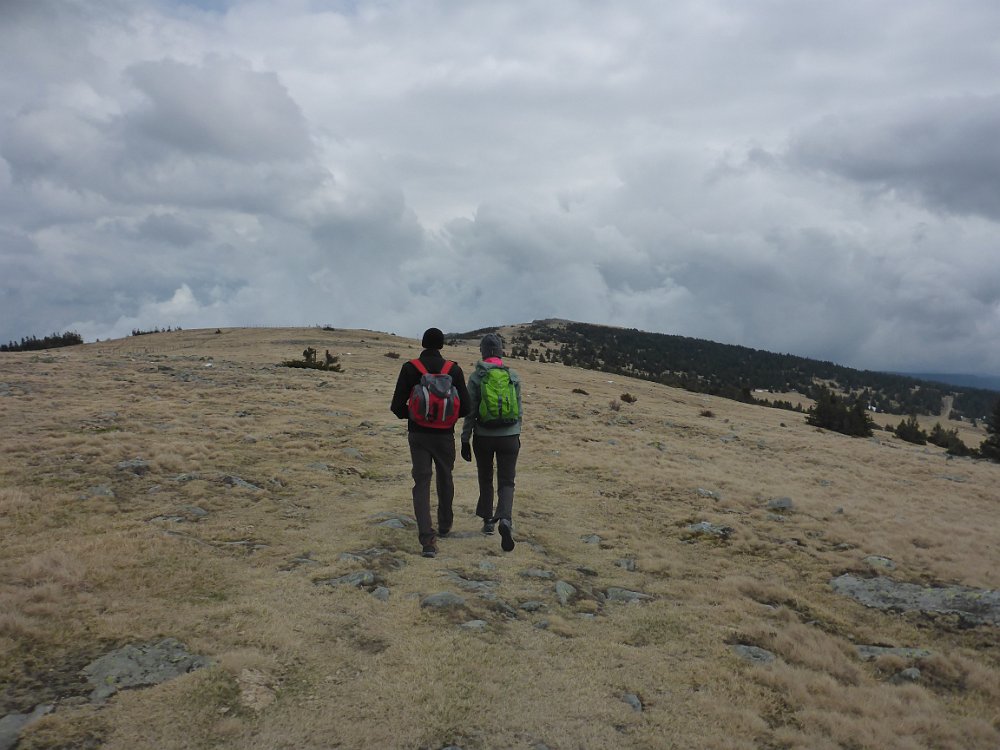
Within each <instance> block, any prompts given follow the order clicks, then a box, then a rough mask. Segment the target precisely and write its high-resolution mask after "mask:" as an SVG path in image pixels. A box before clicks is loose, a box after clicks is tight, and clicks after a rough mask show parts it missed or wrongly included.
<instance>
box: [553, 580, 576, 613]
mask: <svg viewBox="0 0 1000 750" xmlns="http://www.w3.org/2000/svg"><path fill="white" fill-rule="evenodd" d="M556 598H557V599H558V600H559V603H560V604H562V605H563V606H564V607H565V606H566V605H567V604H569V603H570V602H571V601H573V599H575V598H576V587H575V586H573V585H572V584H570V583H566V581H556Z"/></svg>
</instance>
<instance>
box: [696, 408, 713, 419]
mask: <svg viewBox="0 0 1000 750" xmlns="http://www.w3.org/2000/svg"><path fill="white" fill-rule="evenodd" d="M698 416H699V417H709V418H711V417H714V416H715V412H714V411H712V410H711V409H702V410H701V411H700V412H698Z"/></svg>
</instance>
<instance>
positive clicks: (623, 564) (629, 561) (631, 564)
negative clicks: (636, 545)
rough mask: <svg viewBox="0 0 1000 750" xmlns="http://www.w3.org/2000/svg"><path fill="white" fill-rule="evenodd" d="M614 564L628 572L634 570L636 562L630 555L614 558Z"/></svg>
mask: <svg viewBox="0 0 1000 750" xmlns="http://www.w3.org/2000/svg"><path fill="white" fill-rule="evenodd" d="M615 565H617V566H618V567H619V568H622V569H623V570H627V571H629V572H630V573H634V572H635V570H636V562H635V560H634V559H633V558H631V557H622V558H619V559H617V560H615Z"/></svg>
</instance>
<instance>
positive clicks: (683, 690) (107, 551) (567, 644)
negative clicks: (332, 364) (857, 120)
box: [0, 329, 1000, 748]
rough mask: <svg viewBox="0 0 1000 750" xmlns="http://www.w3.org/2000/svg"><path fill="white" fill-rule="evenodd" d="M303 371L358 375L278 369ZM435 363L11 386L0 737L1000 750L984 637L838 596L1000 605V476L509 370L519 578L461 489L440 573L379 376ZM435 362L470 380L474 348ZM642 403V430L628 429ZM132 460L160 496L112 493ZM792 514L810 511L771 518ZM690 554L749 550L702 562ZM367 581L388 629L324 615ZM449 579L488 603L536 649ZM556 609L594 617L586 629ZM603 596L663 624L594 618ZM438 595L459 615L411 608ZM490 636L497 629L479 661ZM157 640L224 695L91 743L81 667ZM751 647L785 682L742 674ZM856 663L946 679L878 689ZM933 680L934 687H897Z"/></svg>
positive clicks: (111, 744)
mask: <svg viewBox="0 0 1000 750" xmlns="http://www.w3.org/2000/svg"><path fill="white" fill-rule="evenodd" d="M306 346H313V347H315V348H316V349H318V350H319V351H321V352H322V351H324V350H325V349H329V350H330V351H331V352H332V353H333V354H336V355H338V356H340V358H341V362H342V364H343V366H344V369H345V371H344V372H343V373H324V372H317V371H308V370H292V369H287V368H281V367H276V366H275V365H276V363H278V362H280V361H282V360H284V359H289V358H296V357H299V356H300V354H301V352H302V350H303V349H304V348H305V347H306ZM417 351H418V348H417V347H416V343H415V342H413V341H410V340H406V339H401V338H397V337H395V336H391V335H389V334H383V333H375V332H368V331H322V330H319V329H250V330H225V331H223V332H222V333H220V334H215V333H214V331H183V332H173V333H163V334H155V335H151V336H143V337H141V338H134V339H129V340H126V341H121V342H107V343H100V344H94V345H86V346H81V347H74V348H71V349H60V350H55V351H52V352H46V353H42V354H39V353H18V354H5V355H3V358H2V359H0V381H3V382H5V383H7V384H8V386H9V387H10V390H11V392H12V394H13V395H10V396H6V397H0V424H2V426H3V430H2V435H0V533H2V535H3V544H2V546H0V653H2V656H0V683H3V684H5V685H7V688H6V691H5V693H4V701H5V704H6V705H5V710H6V711H11V710H21V711H23V710H27V709H30V708H31V707H32V706H33V705H34V704H35V703H41V702H47V701H56V702H57V710H56V711H55V712H54V713H53V714H51V715H50V716H48V717H46V718H44V719H42V720H40V721H39V722H37V723H36V724H34V725H33V726H32V727H31V728H30V729H28V730H27V731H26V732H25V733H24V735H23V738H22V743H21V746H22V747H30V748H42V747H74V746H87V744H88V743H93V742H101V743H103V744H102V746H103V747H107V748H135V747H157V748H215V747H229V748H277V747H283V748H327V747H351V748H353V747H399V748H425V747H426V748H440V747H444V746H447V745H449V744H456V745H459V746H461V747H463V748H508V747H520V748H532V747H536V746H540V745H542V744H543V745H544V746H546V747H549V748H577V747H643V748H653V747H656V748H660V747H662V748H670V747H678V748H681V747H683V748H688V747H719V748H757V747H771V748H826V747H829V748H837V747H866V748H869V747H870V748H920V747H935V748H995V747H997V746H1000V709H998V706H1000V657H998V655H997V652H996V649H995V642H996V637H997V630H996V628H990V627H986V626H980V627H975V628H963V627H959V626H958V625H957V624H956V623H955V622H954V620H953V618H949V617H930V616H925V615H919V614H909V615H903V614H898V613H888V612H882V611H876V610H870V609H866V608H864V607H862V606H861V605H859V604H857V603H855V602H853V601H852V600H849V599H845V598H843V597H841V596H839V595H837V594H835V593H834V592H833V591H832V590H831V588H830V587H829V585H828V582H829V580H830V579H831V578H832V577H833V576H835V575H837V574H840V573H842V572H845V571H860V570H864V569H865V565H864V562H863V560H864V558H865V557H866V556H868V555H881V556H885V557H888V558H891V559H892V560H893V561H894V563H895V564H896V566H897V568H896V570H894V571H891V572H889V573H886V574H887V575H891V576H892V577H894V578H897V579H899V580H906V581H916V582H925V583H935V582H939V583H960V584H963V585H967V586H977V587H982V588H988V589H996V588H997V587H998V584H1000V571H998V569H997V567H996V560H997V559H998V541H997V540H998V533H997V531H998V529H997V521H996V511H997V491H996V485H997V480H998V478H1000V467H998V466H996V465H990V464H986V463H977V462H972V461H966V460H948V459H947V458H946V456H945V455H944V452H943V451H941V450H940V449H937V448H934V447H926V448H925V447H922V446H920V447H918V446H913V445H909V444H907V443H903V442H901V441H898V440H897V439H895V438H894V437H890V436H889V435H888V434H884V433H876V439H875V440H858V439H851V438H847V437H844V436H841V435H837V434H832V433H827V432H821V431H817V430H815V429H813V428H810V427H808V426H806V425H805V424H804V420H803V419H802V417H801V416H800V415H796V414H792V413H789V412H783V411H778V410H771V409H765V408H761V407H754V406H747V405H743V404H738V403H734V402H730V401H725V400H720V399H715V398H712V397H707V396H702V395H697V394H691V393H687V392H684V391H679V390H675V389H671V388H666V387H662V386H658V385H655V384H651V383H646V382H641V381H632V380H628V379H626V378H621V377H617V376H609V375H606V374H602V373H596V372H590V371H585V370H579V369H575V368H568V367H565V366H563V365H547V364H540V363H531V362H524V361H517V362H516V363H514V364H515V367H517V369H518V370H519V371H520V372H521V374H522V377H523V378H524V380H525V383H526V389H525V396H524V401H525V413H526V423H525V432H524V436H523V450H522V454H521V459H520V461H519V473H518V488H517V494H516V497H515V522H516V538H517V539H518V541H519V544H518V546H517V548H516V549H515V551H514V552H513V553H510V554H503V553H501V551H500V549H499V540H498V538H495V537H483V536H480V535H478V534H476V533H474V532H476V531H477V530H478V523H477V519H476V518H475V516H474V515H473V511H474V506H475V493H476V483H475V478H474V471H473V469H472V467H471V466H469V465H467V464H464V463H463V462H461V461H459V466H458V467H457V486H458V493H457V499H456V528H455V530H456V531H458V532H470V533H466V534H462V533H460V534H459V536H457V537H455V538H450V539H445V540H442V542H441V544H440V547H441V553H440V554H439V556H438V557H437V558H436V559H434V560H426V559H423V558H421V557H419V555H418V552H419V548H418V546H417V540H416V534H415V532H414V531H412V530H407V531H400V530H394V529H391V528H385V527H381V526H378V525H377V522H378V520H379V514H383V513H389V514H401V515H404V516H405V515H410V514H411V510H412V509H411V508H410V500H409V498H410V494H409V492H410V480H409V457H408V453H407V449H406V439H405V423H402V422H399V421H397V420H396V419H395V418H394V417H393V416H392V415H391V414H390V413H389V411H388V401H389V398H390V396H391V393H392V388H393V385H394V383H395V377H396V373H397V372H398V368H399V365H400V362H401V361H402V359H392V358H389V357H386V356H385V355H386V354H387V353H390V352H398V353H400V354H401V355H402V356H403V357H404V358H405V357H408V356H413V355H414V354H415V353H416V352H417ZM446 355H448V356H451V357H452V358H455V359H457V360H458V361H459V362H460V363H461V364H462V365H463V366H466V368H467V369H469V368H468V365H469V364H470V363H471V362H473V361H474V359H475V356H476V348H475V346H473V345H471V342H470V345H468V346H457V347H451V348H448V349H447V350H446ZM574 388H580V389H583V390H585V391H587V392H588V394H589V395H586V396H583V395H580V394H574V393H573V392H572V391H573V389H574ZM625 391H627V392H629V393H631V394H632V395H633V396H636V397H637V399H638V401H637V402H636V403H634V404H623V405H621V408H620V410H619V411H612V410H611V409H610V408H609V403H610V402H611V401H612V400H614V399H616V398H618V397H619V396H620V394H621V393H623V392H625ZM705 410H711V412H712V413H713V414H714V416H713V417H705V416H701V414H702V413H703V412H704V411H705ZM897 421H898V420H897ZM135 458H140V459H143V460H144V461H146V462H148V465H149V468H148V472H147V473H145V474H143V475H142V476H134V475H133V474H130V473H127V472H124V471H121V470H118V469H117V468H116V466H117V464H119V462H122V461H127V460H130V459H135ZM227 476H236V477H239V478H242V479H243V480H245V481H247V482H250V483H252V484H254V485H256V486H257V487H259V488H261V489H259V490H255V489H252V488H246V487H240V486H229V485H227V484H226V483H225V481H224V478H225V477H227ZM699 490H707V491H711V492H713V493H715V494H716V496H717V497H716V498H713V497H711V496H708V495H707V493H706V492H699ZM775 497H789V498H792V500H793V502H794V510H793V511H792V512H791V513H788V514H784V515H782V516H777V515H775V514H774V513H773V512H771V511H769V510H768V509H767V508H766V504H767V501H768V500H770V499H771V498H775ZM172 519H174V520H172ZM176 519H182V520H176ZM699 521H709V522H712V523H718V524H724V525H727V526H730V527H732V529H733V534H732V536H731V538H730V539H729V540H728V541H713V540H711V539H709V538H702V537H696V538H690V537H691V535H690V534H689V533H688V532H687V531H686V527H687V525H688V524H690V523H693V522H699ZM591 535H597V536H599V537H600V541H599V542H597V543H592V542H588V541H585V537H590V536H591ZM373 547H381V548H384V549H387V550H389V552H388V553H387V554H386V555H383V556H382V557H381V558H380V559H379V560H380V561H381V562H379V561H376V564H375V565H374V568H375V569H376V572H378V574H379V575H380V577H381V580H382V582H383V583H384V585H385V586H387V587H388V588H389V589H390V592H391V593H390V595H389V599H388V601H384V602H383V601H380V600H378V599H377V598H375V597H374V596H372V595H371V594H370V593H368V592H366V591H363V590H359V589H353V588H346V587H338V588H334V587H330V586H326V585H321V584H317V581H322V580H324V579H329V578H332V577H336V576H340V575H344V574H347V573H350V572H352V571H355V570H359V569H361V568H362V567H366V566H364V565H362V564H361V563H359V562H356V561H354V562H352V561H350V560H344V559H341V557H340V555H341V554H342V553H345V552H359V551H363V550H366V549H369V548H373ZM623 559H630V560H634V561H635V568H636V569H635V570H634V571H629V570H627V569H625V568H624V567H621V563H620V561H621V560H623ZM393 561H398V562H396V563H394V562H393ZM531 568H538V569H544V570H550V571H553V573H554V575H555V578H554V579H540V578H529V577H525V576H523V575H522V573H523V572H524V571H526V570H528V569H531ZM449 571H453V572H456V573H458V574H460V575H462V576H464V577H465V578H467V579H488V580H492V581H494V582H495V587H494V589H493V591H494V593H495V594H496V596H497V597H498V598H499V599H500V600H502V601H503V602H505V603H506V604H507V605H509V606H510V607H512V608H514V609H515V610H516V611H517V617H516V618H513V617H509V616H506V615H505V614H504V613H503V612H502V611H500V610H499V609H498V608H497V606H496V604H495V603H493V602H490V601H488V600H487V599H484V598H482V597H479V596H477V595H476V594H474V593H470V592H464V591H461V589H460V588H459V587H458V583H457V582H456V580H455V579H454V578H453V577H451V576H450V575H449ZM557 579H561V580H564V581H566V582H568V583H571V584H572V585H573V586H574V587H576V589H577V592H578V596H577V598H575V599H574V600H573V601H571V602H570V603H568V604H567V605H561V604H560V603H559V601H558V599H557V598H556V596H555V593H554V583H555V580H557ZM611 586H620V587H624V588H628V589H632V590H637V591H642V592H645V593H647V594H649V595H651V596H652V597H653V599H652V600H649V601H645V602H641V603H634V604H619V603H614V602H603V601H600V599H601V592H603V591H604V590H605V589H607V588H608V587H611ZM446 590H447V591H454V592H457V593H462V594H463V595H464V596H465V598H466V607H465V608H464V610H462V611H460V612H457V613H452V614H439V613H435V612H430V611H428V610H426V609H422V608H421V607H420V599H421V597H422V596H424V595H426V594H430V593H433V592H437V591H446ZM527 601H540V602H542V603H543V604H544V608H543V609H541V610H540V611H537V612H531V613H529V612H528V611H525V610H521V609H519V606H520V604H522V603H524V602H527ZM474 618H478V619H482V620H485V621H486V622H487V626H486V627H485V629H483V630H478V631H476V630H469V629H465V628H462V627H460V623H462V622H464V621H466V620H471V619H474ZM543 625H544V626H545V627H542V626H543ZM166 636H172V637H175V638H178V639H179V640H181V641H182V642H184V643H185V644H187V645H188V647H189V648H190V649H191V650H193V651H195V652H197V653H201V654H205V655H207V656H208V657H210V658H211V659H212V660H213V662H214V664H213V666H211V667H210V668H207V669H203V670H199V671H196V672H192V673H190V674H188V675H185V676H183V677H181V678H178V679H176V680H173V681H171V682H167V683H164V684H162V685H159V686H157V687H150V688H144V689H138V690H131V691H125V692H122V693H119V694H118V695H116V696H115V697H114V698H112V699H111V701H109V703H108V704H107V705H106V706H104V707H103V708H100V709H96V708H94V707H92V706H90V705H89V704H88V703H86V702H85V701H82V700H73V696H79V695H82V694H85V693H86V689H85V686H83V685H82V683H81V681H80V677H79V675H78V674H77V672H78V670H79V669H80V668H81V667H82V666H83V665H85V664H86V663H88V662H89V661H90V660H92V659H93V658H95V657H96V656H99V655H101V654H103V653H106V652H107V651H109V650H111V649H112V648H114V647H116V646H119V645H124V644H127V643H136V642H142V641H150V640H154V639H159V638H162V637H166ZM737 643H743V644H748V645H756V646H759V647H762V648H765V649H768V650H770V651H771V652H773V653H774V654H775V655H776V656H777V660H776V661H775V662H774V663H772V664H770V665H755V664H751V663H749V662H746V661H744V660H742V659H740V658H739V657H738V656H737V655H736V654H734V652H733V650H732V645H733V644H737ZM855 644H880V645H891V646H912V647H923V648H927V649H930V650H931V651H932V652H933V655H932V656H931V657H929V658H926V659H922V660H919V661H917V662H910V661H907V660H904V659H900V658H898V657H881V658H879V659H877V660H873V661H870V662H862V661H861V660H859V659H858V657H857V655H856V654H855V652H854V645H855ZM914 665H915V666H918V667H919V668H920V669H921V679H920V680H919V681H917V682H916V683H912V684H904V685H898V684H893V683H891V682H890V678H891V677H892V676H893V675H894V674H896V673H897V672H898V671H900V670H901V669H903V668H905V667H907V666H914ZM625 694H632V695H635V696H637V697H638V698H639V699H640V700H641V702H642V705H643V710H642V712H637V711H635V710H633V708H632V707H630V706H629V705H628V703H626V702H625V701H624V700H623V699H622V698H623V695H625ZM0 712H3V711H0Z"/></svg>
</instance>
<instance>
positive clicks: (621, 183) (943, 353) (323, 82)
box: [0, 0, 1000, 374]
mask: <svg viewBox="0 0 1000 750" xmlns="http://www.w3.org/2000/svg"><path fill="white" fill-rule="evenodd" d="M998 29H1000V3H997V2H996V1H995V0H951V2H948V3H944V2H940V0H885V1H880V0H837V2H808V1H807V0H677V1H673V2H669V3H666V2H662V1H661V0H630V1H629V2H619V3H608V2H599V1H598V0H545V2H527V1H524V2H504V1H503V0H492V1H486V0H483V1H482V2H474V1H472V0H469V1H464V0H419V1H418V0H412V1H409V2H407V1H403V0H354V1H351V0H339V1H335V0H283V1H282V2H280V3H279V2H262V1H256V0H231V1H227V0H202V1H200V2H193V1H187V2H181V1H173V2H170V1H168V0H0V295H2V297H0V341H2V342H6V341H9V340H12V339H13V340H18V339H20V338H21V337H22V336H26V335H37V336H43V335H47V334H49V333H53V332H62V331H67V330H75V331H77V332H79V333H80V334H82V335H83V337H84V339H85V340H87V341H93V340H94V339H95V338H101V339H105V338H108V337H112V336H113V337H118V336H124V335H128V333H129V332H130V331H131V330H132V329H133V328H142V329H148V328H152V327H157V326H159V327H167V326H172V327H176V326H180V327H183V328H205V327H217V326H220V327H226V326H245V325H258V324H264V325H326V324H328V325H333V326H335V327H363V328H372V329H376V330H383V331H390V332H395V333H399V334H401V335H409V336H419V335H420V333H421V331H422V330H423V329H424V328H426V327H428V326H431V325H435V326H438V327H440V328H442V329H445V330H449V331H459V330H469V329H472V328H477V327H481V326H486V325H491V324H501V323H514V322H527V321H530V320H533V319H537V318H546V317H561V318H569V319H572V320H579V321H586V322H594V323H609V324H614V325H621V326H627V327H634V328H639V329H643V330H649V331H660V332H664V333H676V334H682V335H687V336H696V337H701V338H708V339H712V340H714V341H720V342H725V343H735V344H743V345H746V346H751V347H755V348H761V349H767V350H770V351H778V352H790V353H794V354H799V355H803V356H808V357H816V358H820V359H830V360H833V361H836V362H838V363H841V364H845V365H850V366H854V367H863V368H873V369H888V370H902V371H938V372H972V373H980V374H984V373H994V374H996V373H1000V252H998V250H1000V43H998V42H997V30H998Z"/></svg>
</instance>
